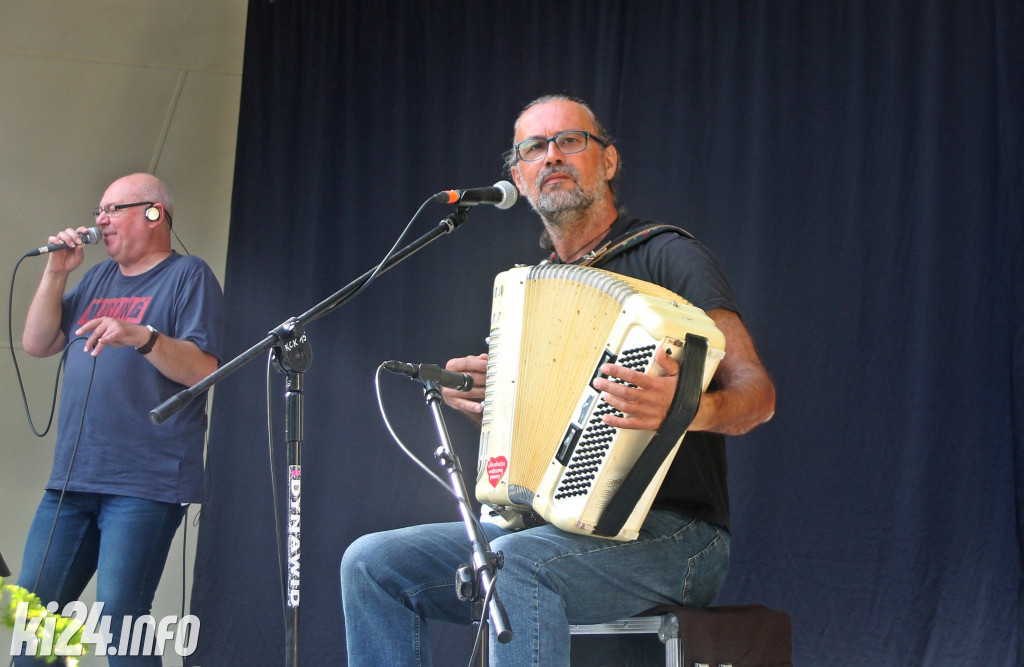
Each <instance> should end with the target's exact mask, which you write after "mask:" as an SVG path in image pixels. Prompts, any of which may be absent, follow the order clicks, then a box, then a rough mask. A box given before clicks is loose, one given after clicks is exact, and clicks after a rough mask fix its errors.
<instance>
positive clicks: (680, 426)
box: [594, 333, 708, 537]
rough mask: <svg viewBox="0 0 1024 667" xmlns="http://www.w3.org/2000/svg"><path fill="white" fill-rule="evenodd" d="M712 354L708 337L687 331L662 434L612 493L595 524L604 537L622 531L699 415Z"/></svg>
mask: <svg viewBox="0 0 1024 667" xmlns="http://www.w3.org/2000/svg"><path fill="white" fill-rule="evenodd" d="M707 355H708V339H707V338H705V337H704V336H698V335H697V334H692V333H688V334H686V344H685V346H684V347H683V361H682V365H681V366H680V367H679V382H678V383H677V384H676V393H675V396H674V397H673V398H672V405H671V406H669V409H668V416H666V417H665V421H663V422H662V424H661V428H660V429H658V433H657V434H655V436H654V437H653V438H652V439H651V441H650V442H649V443H647V447H646V448H645V449H644V451H643V452H641V453H640V456H639V457H638V458H637V460H636V463H635V464H634V465H633V468H632V469H631V470H630V471H629V472H628V473H627V474H626V477H625V479H623V480H622V485H621V486H619V488H618V489H616V490H615V493H614V494H612V497H611V499H610V500H609V501H608V504H607V505H605V508H604V511H603V512H601V517H600V518H599V519H598V520H597V525H596V526H594V534H595V535H599V536H601V537H615V536H616V535H618V534H619V531H620V530H622V527H623V526H624V525H625V524H626V520H627V519H629V515H630V514H632V513H633V510H634V509H635V508H636V506H637V504H638V503H639V502H640V498H641V497H642V496H643V495H644V492H645V491H646V490H647V487H648V486H650V483H651V480H652V479H654V476H655V475H656V474H657V472H658V469H659V468H661V464H662V463H664V461H665V459H666V458H667V457H668V455H669V454H671V453H672V449H673V448H674V447H675V446H676V443H677V442H679V434H680V433H683V432H684V431H685V430H686V429H687V428H688V427H689V426H690V422H692V421H693V418H694V417H695V416H696V415H697V407H698V406H699V405H700V397H701V394H702V393H703V392H702V390H703V388H704V362H705V360H706V359H707Z"/></svg>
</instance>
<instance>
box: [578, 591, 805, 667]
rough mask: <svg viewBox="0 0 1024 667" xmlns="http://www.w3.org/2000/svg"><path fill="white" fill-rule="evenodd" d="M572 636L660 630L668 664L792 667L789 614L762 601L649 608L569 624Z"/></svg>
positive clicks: (686, 666) (674, 666) (685, 666)
mask: <svg viewBox="0 0 1024 667" xmlns="http://www.w3.org/2000/svg"><path fill="white" fill-rule="evenodd" d="M569 633H570V635H573V636H575V635H623V634H656V635H657V636H658V639H659V640H660V641H661V643H663V644H664V645H665V666H666V667H792V664H793V639H792V634H793V630H792V624H791V623H790V620H789V616H788V615H787V614H786V613H785V612H783V611H779V610H777V609H769V608H768V607H765V606H763V605H735V606H723V607H703V608H701V607H672V606H661V607H655V608H653V609H649V610H648V611H646V612H644V613H643V614H641V615H639V616H634V617H632V618H627V619H622V620H619V621H612V622H610V623H596V624H593V625H570V626H569Z"/></svg>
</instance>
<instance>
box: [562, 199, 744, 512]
mask: <svg viewBox="0 0 1024 667" xmlns="http://www.w3.org/2000/svg"><path fill="white" fill-rule="evenodd" d="M651 224H662V223H658V222H657V221H654V220H641V219H638V218H631V217H627V216H619V218H618V220H616V221H615V223H614V224H613V225H612V227H611V229H610V230H609V232H608V234H607V236H606V237H605V238H604V239H603V240H602V241H601V243H604V242H605V241H608V240H612V239H618V238H620V237H622V236H624V235H626V234H628V233H629V232H631V231H635V230H638V229H640V228H642V227H644V226H646V225H651ZM601 243H599V244H598V245H601ZM556 261H557V260H556ZM593 266H595V267H596V268H600V269H604V270H606V271H612V272H614V273H619V274H622V275H627V276H631V277H633V278H638V279H640V280H645V281H647V282H650V283H655V284H657V285H661V286H662V287H665V288H667V289H670V290H672V291H673V292H675V293H676V294H678V295H679V296H681V297H683V298H684V299H686V300H687V301H689V302H690V303H692V304H693V305H695V306H697V307H698V308H700V309H701V310H704V311H708V310H712V309H714V308H725V309H727V310H731V311H733V312H735V313H738V312H739V310H738V309H737V307H736V302H735V299H734V297H733V292H732V288H731V287H730V286H729V282H728V281H727V280H726V278H725V273H724V272H723V271H722V268H721V266H720V265H719V264H718V261H717V260H716V259H715V258H714V256H713V255H712V254H711V253H710V251H708V249H707V248H706V247H704V245H703V244H702V243H700V242H699V241H697V240H695V239H692V238H689V237H686V236H683V235H682V234H678V233H674V232H664V233H660V234H655V235H652V236H649V237H647V238H645V239H643V240H642V241H639V242H633V243H631V244H630V245H629V246H627V247H626V248H625V249H624V250H623V251H622V252H619V253H618V254H614V255H611V256H609V257H607V258H605V259H604V260H603V261H599V262H598V263H596V264H594V265H593ZM725 353H726V354H727V355H728V354H729V350H728V347H727V348H726V351H725ZM711 388H712V389H713V388H714V380H712V385H711ZM726 473H727V465H726V456H725V437H724V436H722V435H720V434H717V433H705V432H697V431H688V432H687V434H686V437H685V438H684V439H683V443H682V445H681V446H680V447H679V451H678V453H677V454H676V457H675V459H673V461H672V465H671V466H670V467H669V471H668V474H667V475H666V476H665V480H664V482H662V485H661V489H660V490H659V491H658V494H657V496H655V499H654V505H653V506H654V507H662V508H667V509H673V510H675V511H678V512H682V513H683V514H686V515H688V516H691V517H693V518H695V519H701V520H703V521H709V522H711V523H714V524H718V525H720V526H724V527H726V528H728V527H729V490H728V488H727V485H726Z"/></svg>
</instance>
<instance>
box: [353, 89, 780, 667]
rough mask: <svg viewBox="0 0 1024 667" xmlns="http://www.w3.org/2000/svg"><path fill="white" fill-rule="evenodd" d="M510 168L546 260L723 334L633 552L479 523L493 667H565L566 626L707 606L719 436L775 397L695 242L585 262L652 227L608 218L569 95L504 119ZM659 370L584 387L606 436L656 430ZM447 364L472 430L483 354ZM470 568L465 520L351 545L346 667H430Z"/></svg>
mask: <svg viewBox="0 0 1024 667" xmlns="http://www.w3.org/2000/svg"><path fill="white" fill-rule="evenodd" d="M507 156H508V159H507V164H508V168H509V171H510V173H511V176H512V179H513V180H514V181H515V183H516V185H517V186H518V188H519V191H520V193H521V194H522V195H523V196H525V197H526V198H527V199H528V200H529V202H530V204H531V205H532V206H533V208H534V210H535V211H536V212H537V213H538V214H539V216H540V218H541V221H542V222H543V224H544V230H545V237H546V239H547V245H548V248H549V250H552V251H553V254H552V255H551V257H550V258H549V259H550V261H553V262H558V263H581V262H588V263H590V264H591V265H593V266H597V267H599V268H602V269H607V270H609V271H613V272H616V273H621V274H627V275H630V276H633V277H635V278H638V279H641V280H645V281H648V282H653V283H657V284H660V285H662V286H664V287H667V288H668V289H670V290H672V291H673V292H675V293H677V294H680V295H681V296H683V297H684V298H685V299H687V300H688V301H690V302H691V303H693V304H694V305H695V306H697V307H699V308H701V309H702V310H704V311H706V312H707V314H708V315H709V316H710V317H711V318H712V319H713V320H714V321H715V323H716V325H717V326H718V328H719V329H720V330H721V331H722V333H723V334H724V335H725V338H726V346H725V349H726V354H725V358H724V359H723V360H722V361H721V363H720V364H719V365H718V368H717V370H716V373H715V375H714V378H713V380H712V383H711V387H710V390H709V391H708V393H706V394H705V395H703V396H702V398H701V401H700V405H699V408H698V410H697V413H696V416H695V418H694V419H693V421H692V423H691V424H690V426H689V431H688V433H687V435H686V437H685V439H684V441H683V444H682V446H681V447H680V450H679V453H678V454H677V456H676V458H675V459H674V461H673V463H672V466H671V469H670V471H669V473H668V475H667V476H666V478H665V481H664V483H663V484H662V486H661V489H660V491H659V493H658V495H657V497H656V499H655V502H654V506H653V508H652V510H651V511H650V513H649V514H648V516H647V519H646V521H645V523H644V524H643V527H642V529H641V531H640V536H639V538H638V539H637V540H635V541H631V542H621V541H612V540H608V539H604V538H600V537H594V536H590V535H576V534H570V533H567V532H564V531H561V530H559V529H557V528H555V527H553V526H550V525H540V526H536V527H532V528H526V529H523V530H519V531H514V530H507V529H505V528H503V527H499V526H497V525H494V524H484V526H483V528H484V531H485V533H486V535H487V538H488V540H489V541H490V546H491V548H492V550H494V551H495V552H497V551H501V552H503V553H504V555H505V565H504V569H502V570H500V571H499V573H498V575H497V593H498V595H499V597H500V599H501V601H502V602H503V604H504V606H505V609H506V610H507V612H508V619H509V623H510V625H511V629H512V631H513V633H514V637H513V638H512V641H511V642H509V643H507V644H502V643H499V642H497V641H493V638H492V641H491V642H490V659H491V664H492V665H506V666H510V667H513V666H514V667H525V666H527V665H535V666H543V667H553V666H565V665H568V664H569V625H570V624H580V623H599V622H606V621H611V620H615V619H619V618H625V617H628V616H631V615H634V614H636V613H639V612H641V611H644V610H646V609H648V608H650V607H653V606H655V605H658V604H682V605H694V606H703V605H707V604H709V603H710V602H711V601H712V599H713V598H714V596H715V594H716V593H717V592H718V589H719V587H720V586H721V584H722V582H723V580H724V578H725V574H726V570H727V569H728V558H729V541H730V533H729V505H728V492H727V489H726V465H725V442H724V435H740V434H742V433H746V432H747V431H749V430H750V429H752V428H754V427H755V426H757V425H758V424H761V423H762V422H764V421H767V420H768V419H769V418H770V417H771V415H772V414H773V411H774V409H775V389H774V386H773V384H772V382H771V380H770V379H769V377H768V374H767V373H766V371H765V369H764V367H763V366H762V365H761V362H760V360H759V359H758V356H757V354H756V352H755V350H754V344H753V342H752V340H751V337H750V335H749V333H748V332H747V329H746V327H745V326H744V324H743V321H742V320H741V319H740V317H739V315H738V309H737V306H736V304H735V301H734V298H733V294H732V291H731V289H730V287H729V284H728V282H727V281H726V279H725V277H724V275H723V273H722V271H721V269H720V267H719V265H718V263H717V262H716V261H715V259H714V258H713V257H712V256H711V254H710V253H709V252H708V251H707V250H706V249H705V248H704V247H703V246H702V245H701V244H700V243H699V242H697V241H696V240H694V239H692V238H690V237H689V236H687V235H686V234H685V233H683V232H681V231H679V232H678V233H677V232H672V231H669V232H667V233H658V234H656V235H648V236H647V237H646V240H642V241H641V240H637V241H635V242H631V243H630V244H628V247H627V246H623V248H624V249H623V251H622V252H619V253H617V254H614V255H611V254H609V255H607V258H606V259H605V260H603V261H602V260H600V259H599V260H597V263H593V260H591V259H589V257H590V253H592V251H594V250H595V249H599V248H601V247H603V246H605V245H606V244H608V243H612V244H614V243H615V241H617V240H622V239H624V238H628V237H629V236H630V235H631V233H632V232H635V231H636V230H637V229H639V228H641V227H643V226H644V225H645V224H646V223H649V222H650V221H643V220H639V219H636V218H631V217H629V216H626V215H624V214H620V212H619V211H618V209H617V206H616V202H615V191H614V188H615V183H616V178H617V176H618V173H619V153H618V150H617V148H616V147H615V146H614V145H613V143H612V141H611V138H610V137H609V136H608V133H607V132H606V131H605V129H604V127H603V126H602V125H601V123H600V122H598V120H597V118H596V117H595V115H594V113H593V112H592V111H591V109H590V108H589V106H587V105H586V104H585V103H584V102H582V101H581V100H578V99H575V98H571V97H568V96H564V95H553V96H546V97H542V98H539V99H537V100H535V101H533V102H531V103H530V104H529V105H527V107H526V108H525V109H524V110H523V111H522V113H521V114H520V116H519V119H518V120H517V121H516V123H515V127H514V139H513V148H512V150H511V151H509V153H508V154H507ZM656 361H657V362H658V363H659V364H660V365H661V366H662V367H664V368H666V369H668V370H669V373H668V375H667V376H665V377H657V376H653V375H644V374H642V373H639V372H636V371H633V370H629V369H627V368H625V367H623V366H618V365H614V364H610V365H606V366H605V367H604V368H602V370H603V371H605V372H606V373H608V374H609V375H610V376H612V377H615V378H619V379H621V380H623V381H625V382H628V383H631V385H626V384H618V383H614V382H611V381H609V380H604V379H597V380H595V381H594V386H595V387H596V388H597V389H598V390H599V391H602V392H604V395H605V398H606V400H607V401H608V403H609V404H610V405H611V406H612V407H614V408H616V409H618V410H620V411H621V412H623V413H625V414H626V415H627V416H626V417H610V416H609V417H606V421H607V422H608V423H609V424H610V425H612V426H616V427H620V428H627V429H644V430H654V431H657V430H658V429H659V428H660V426H661V425H662V423H663V421H664V420H665V418H666V416H667V415H668V410H669V406H670V404H671V402H672V397H673V395H674V391H675V386H676V382H677V374H678V370H679V366H678V364H676V363H675V362H674V361H672V360H671V359H669V358H668V357H667V356H666V355H664V354H663V353H661V352H659V355H658V356H657V357H656ZM447 367H448V369H449V370H451V371H456V372H462V373H467V374H469V375H470V376H472V377H473V379H474V383H475V387H474V389H473V390H472V391H471V392H469V393H460V392H456V391H453V390H450V389H445V390H444V397H445V401H446V402H447V403H448V405H450V406H451V407H453V408H456V409H458V410H460V411H461V412H463V413H464V414H466V415H468V416H469V417H470V418H472V419H473V420H475V421H476V422H477V423H479V422H480V418H481V411H482V408H481V403H480V401H481V400H482V399H483V393H484V392H483V389H484V381H485V374H486V355H480V356H471V357H464V358H459V359H453V360H451V361H450V362H448V366H447ZM681 431H682V429H680V432H681ZM466 559H467V541H466V535H465V528H464V526H463V525H462V524H461V523H452V524H438V525H430V526H413V527H410V528H402V529H398V530H394V531H388V532H384V533H377V534H373V535H366V536H363V537H362V538H360V539H359V540H357V541H356V542H354V543H353V544H352V545H351V546H350V547H349V548H348V550H347V551H346V552H345V555H344V557H343V559H342V565H341V590H342V599H343V603H344V611H345V629H346V637H347V642H348V658H349V665H351V666H352V667H362V666H364V665H389V666H392V665H426V664H429V663H430V656H429V642H428V640H427V637H426V632H427V627H428V626H427V623H426V621H427V620H430V619H439V620H443V621H446V622H449V623H467V622H468V618H469V611H468V609H467V605H466V603H462V602H460V601H459V600H458V599H457V596H456V591H455V587H454V585H453V577H452V574H453V573H454V572H455V571H456V569H457V568H458V566H459V565H460V564H461V563H463V562H465V561H466ZM492 628H493V626H492Z"/></svg>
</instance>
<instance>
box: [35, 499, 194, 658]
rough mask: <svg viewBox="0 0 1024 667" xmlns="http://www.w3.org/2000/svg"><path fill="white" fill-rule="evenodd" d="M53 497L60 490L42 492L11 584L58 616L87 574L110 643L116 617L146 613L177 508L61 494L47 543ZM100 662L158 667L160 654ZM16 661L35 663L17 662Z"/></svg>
mask: <svg viewBox="0 0 1024 667" xmlns="http://www.w3.org/2000/svg"><path fill="white" fill-rule="evenodd" d="M59 500H60V492H58V491H46V492H45V494H44V495H43V499H42V501H41V502H40V503H39V508H38V509H37V510H36V515H35V518H34V519H33V520H32V526H31V527H30V528H29V533H28V539H27V541H26V543H25V556H24V558H23V559H22V567H21V573H20V575H19V576H18V585H19V586H23V587H25V588H27V589H29V590H31V591H34V592H35V593H36V595H38V596H39V598H40V599H41V600H42V602H43V604H44V605H45V604H47V603H48V602H50V601H52V600H56V601H57V603H58V605H59V607H60V609H59V610H60V611H63V609H64V606H65V605H66V604H67V603H68V602H71V601H72V600H77V599H79V596H80V595H81V594H82V591H83V590H85V587H86V585H87V584H88V583H89V580H90V579H92V575H93V574H94V573H95V574H96V599H97V601H98V602H102V603H103V614H104V615H109V616H110V617H111V622H110V632H111V634H112V635H113V642H112V644H113V645H114V646H117V645H119V643H120V637H121V627H122V620H123V618H124V617H125V616H132V617H134V618H137V617H139V616H143V615H146V614H149V613H150V611H151V609H152V606H153V596H154V595H155V594H156V587H157V584H158V583H159V582H160V575H161V574H162V573H163V570H164V564H165V563H166V562H167V552H168V551H169V550H170V548H171V541H172V540H173V539H174V533H175V532H176V531H177V530H178V525H179V524H180V523H181V518H182V516H183V515H184V514H185V508H184V507H182V506H181V505H179V504H177V503H162V502H157V501H155V500H144V499H142V498H131V497H128V496H115V495H108V494H101V493H79V492H72V491H69V492H67V493H65V494H64V502H63V504H61V506H60V517H59V519H58V520H57V525H56V528H55V529H54V530H53V539H52V542H51V541H50V530H51V528H53V525H54V524H53V519H54V516H55V515H56V512H57V504H58V502H59ZM47 542H50V548H49V551H48V552H47V549H46V547H47ZM44 552H46V562H45V563H43V554H44ZM40 566H42V574H41V575H40ZM37 576H38V579H39V583H38V584H36V578H37ZM131 639H134V638H131ZM108 662H109V664H110V665H111V666H115V665H160V664H161V660H160V656H140V657H116V656H109V658H108ZM16 664H17V665H19V666H20V665H35V664H43V663H42V662H41V661H39V660H36V659H33V658H21V659H19V660H17V661H16Z"/></svg>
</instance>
